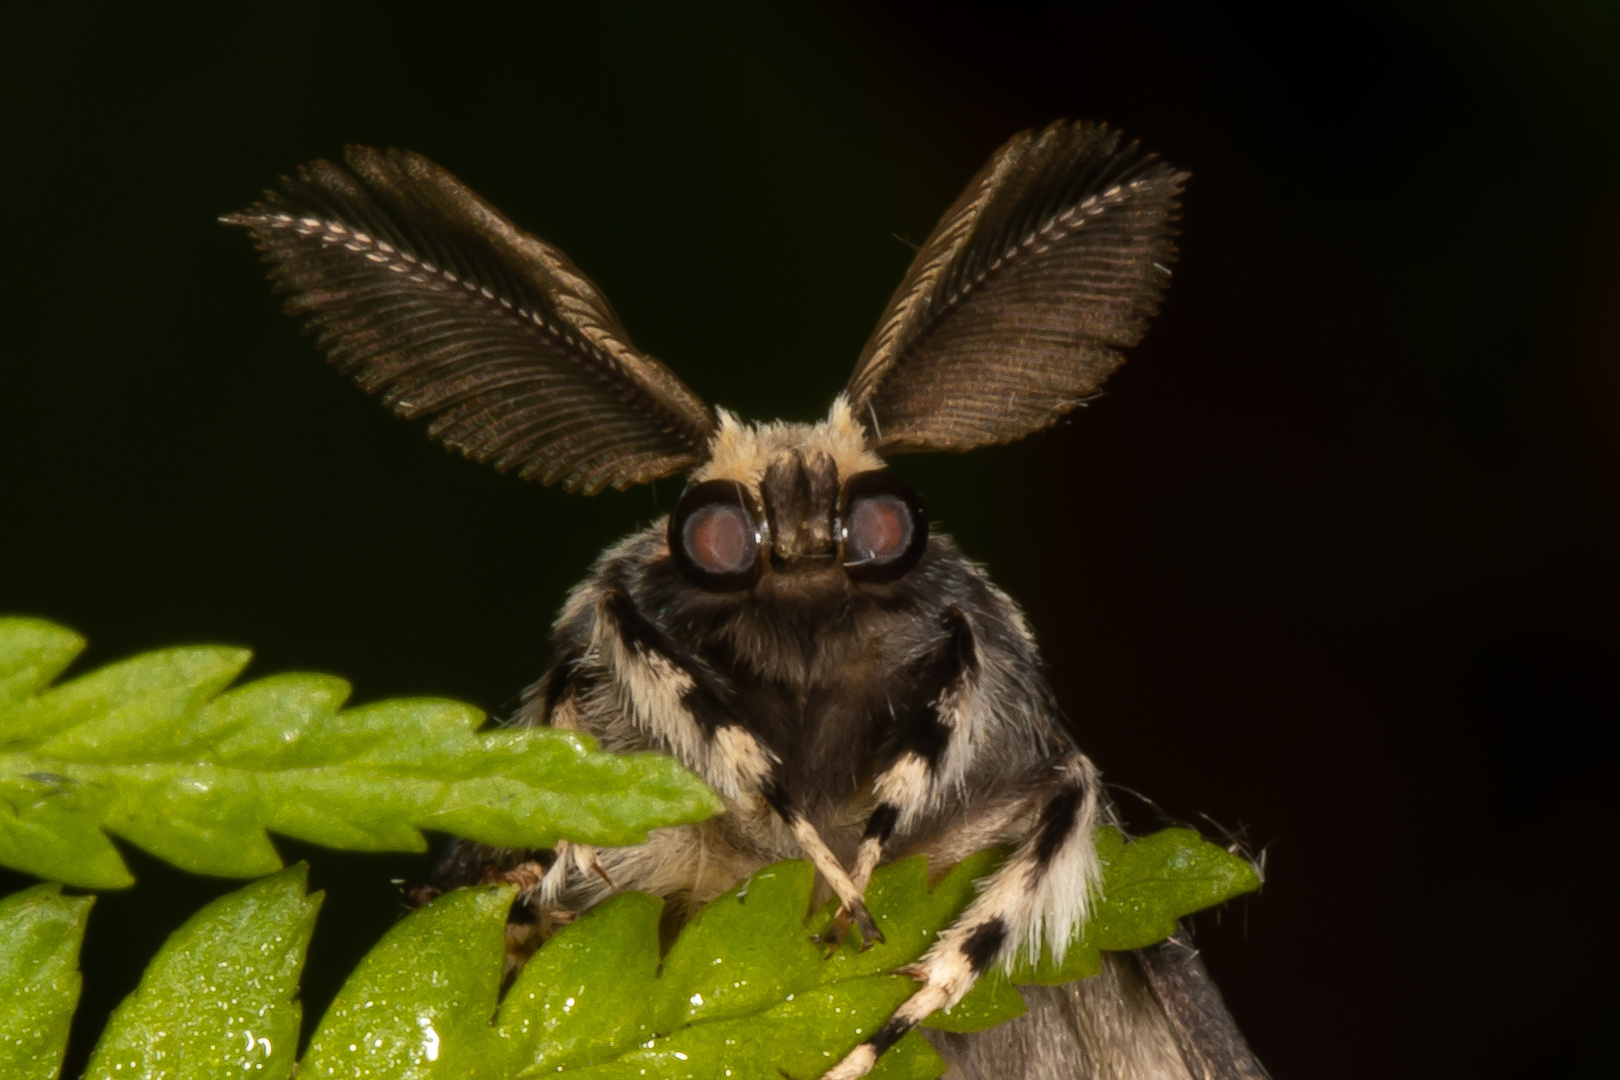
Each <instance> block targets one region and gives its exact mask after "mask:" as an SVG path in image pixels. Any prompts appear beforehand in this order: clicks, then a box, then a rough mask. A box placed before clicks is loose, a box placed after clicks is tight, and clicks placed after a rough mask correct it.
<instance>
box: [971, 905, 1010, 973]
mask: <svg viewBox="0 0 1620 1080" xmlns="http://www.w3.org/2000/svg"><path fill="white" fill-rule="evenodd" d="M1006 940H1007V924H1006V923H1004V922H1002V921H1001V919H1000V918H994V919H989V920H987V921H985V922H982V923H980V924H979V925H978V926H975V927H974V928H973V931H972V932H971V933H970V934H968V936H967V937H966V938H965V939H964V940H963V941H962V955H963V956H965V957H967V962H968V964H969V966H971V967H972V968H973V974H975V975H977V974H978V973H979V972H981V971H983V970H984V969H985V968H987V967H989V966H990V961H992V960H994V959H995V958H996V953H998V952H1000V951H1001V943H1002V942H1003V941H1006Z"/></svg>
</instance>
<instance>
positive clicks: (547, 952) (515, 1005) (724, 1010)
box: [299, 862, 971, 1080]
mask: <svg viewBox="0 0 1620 1080" xmlns="http://www.w3.org/2000/svg"><path fill="white" fill-rule="evenodd" d="M813 880H814V871H813V870H812V869H811V867H810V866H809V864H808V863H804V862H788V863H778V864H776V865H774V866H770V867H766V868H765V869H764V870H762V871H760V872H759V873H758V874H756V875H754V876H753V877H752V878H750V879H749V880H748V881H747V882H745V883H744V884H743V885H742V886H740V887H739V888H737V889H734V890H732V891H731V892H730V893H727V894H726V895H725V896H723V897H721V898H720V899H718V900H716V901H714V902H713V903H711V904H709V905H707V906H706V907H705V908H704V909H703V910H702V911H700V912H699V914H698V915H697V917H696V918H695V919H694V920H693V921H692V923H691V924H690V925H689V926H688V928H687V929H686V930H685V931H684V932H683V933H682V935H681V936H680V937H679V938H678V939H677V940H676V942H675V944H674V946H673V947H672V948H671V950H670V952H669V954H668V955H667V956H666V957H665V958H664V960H663V963H662V965H660V960H659V937H658V922H659V915H660V913H661V910H662V904H661V903H660V902H659V901H658V900H656V899H654V898H652V897H649V896H645V895H642V894H639V893H629V894H625V895H623V896H619V897H615V898H614V899H612V900H610V901H608V902H607V903H605V904H603V905H601V906H600V907H598V908H597V909H595V910H593V911H591V912H589V913H588V914H586V915H585V916H583V917H582V918H580V919H579V920H578V921H577V922H575V923H574V924H572V925H570V926H567V927H564V928H563V929H562V930H561V931H560V932H559V933H558V934H557V935H556V936H555V937H553V938H552V939H551V940H550V941H549V942H547V943H546V944H545V945H544V946H543V947H542V948H541V949H540V951H539V952H538V953H536V954H535V956H534V957H533V958H532V959H531V960H530V961H529V962H528V964H526V965H525V966H524V968H523V970H522V972H521V973H520V974H519V975H518V977H517V979H516V980H515V981H514V983H513V985H512V987H511V989H510V990H509V991H508V992H507V994H506V996H505V999H504V1001H502V1002H501V1003H500V1004H499V1005H498V1006H497V1002H496V997H497V991H498V988H499V986H500V980H501V972H502V965H503V957H504V953H505V946H504V936H503V935H504V930H505V922H506V909H507V906H508V904H509V903H510V901H511V897H512V895H513V890H512V889H511V888H509V887H504V886H499V887H484V888H477V889H463V890H458V891H456V892H452V893H448V894H446V895H445V896H443V897H440V898H439V899H437V900H435V901H434V902H433V903H432V904H431V905H429V906H428V907H426V908H424V909H422V910H420V911H417V912H414V913H412V914H411V915H409V916H408V917H407V918H405V919H404V920H403V921H401V922H400V923H399V924H398V925H397V926H396V927H394V929H393V930H391V931H390V932H389V934H388V935H387V936H386V937H385V938H384V939H383V941H382V943H381V944H379V945H378V946H377V948H375V949H374V950H372V952H371V953H370V954H368V955H367V956H366V958H365V959H364V960H363V961H362V962H361V964H360V966H359V967H358V968H357V969H356V970H355V972H354V974H353V975H351V976H350V978H349V980H348V982H346V983H345V984H344V987H343V989H342V990H341V991H340V992H339V994H338V997H337V999H336V1001H334V1002H333V1005H332V1008H331V1009H330V1010H329V1011H328V1012H327V1014H326V1016H325V1017H323V1018H322V1020H321V1023H320V1025H319V1027H318V1028H317V1030H316V1033H315V1037H314V1039H313V1040H312V1041H311V1043H310V1047H309V1051H308V1052H307V1053H306V1055H305V1057H304V1061H303V1063H302V1064H301V1066H300V1071H299V1075H300V1076H301V1077H304V1076H311V1077H355V1078H358V1077H376V1078H383V1077H387V1078H391V1080H392V1078H398V1080H432V1078H440V1077H457V1078H458V1080H473V1078H488V1080H504V1078H507V1077H515V1076H525V1077H527V1076H554V1075H557V1074H559V1073H562V1074H564V1075H567V1076H581V1077H619V1076H633V1077H638V1078H639V1077H645V1076H653V1077H670V1078H676V1077H724V1076H737V1077H744V1076H779V1075H781V1073H782V1072H786V1074H787V1075H790V1076H804V1077H815V1076H819V1075H820V1074H821V1072H823V1071H824V1070H825V1069H826V1068H828V1067H829V1065H831V1064H832V1062H834V1061H836V1060H837V1059H838V1058H839V1057H841V1056H842V1055H843V1054H844V1053H846V1052H848V1051H849V1050H850V1049H851V1048H853V1047H854V1046H855V1044H857V1043H859V1042H860V1041H861V1040H862V1039H863V1038H865V1037H866V1036H868V1035H870V1034H871V1033H872V1032H873V1031H874V1030H876V1029H877V1027H878V1026H879V1025H881V1024H882V1023H883V1021H884V1020H885V1019H887V1018H888V1016H889V1014H890V1013H892V1012H893V1011H894V1008H895V1007H896V1006H897V1005H898V1004H899V1003H900V1002H901V1001H904V1000H905V998H906V996H907V995H909V994H910V993H911V992H912V990H914V989H915V987H916V984H915V983H914V982H912V981H911V980H910V979H906V978H902V977H899V976H895V975H881V974H880V975H872V974H864V973H862V972H856V973H854V974H853V976H852V977H848V978H843V977H841V976H840V970H841V969H840V968H839V967H837V966H835V965H834V963H833V961H831V960H826V959H823V957H822V950H821V949H820V948H819V947H817V946H816V945H814V944H813V943H812V942H811V941H810V938H809V932H808V930H807V929H806V924H805V913H806V910H807V908H808V905H809V900H810V888H811V885H812V883H813ZM963 880H971V879H967V878H965V877H964V878H963ZM924 887H925V889H926V882H924ZM896 899H899V898H898V897H896ZM920 951H921V949H920V948H917V949H914V950H913V952H914V953H916V952H920ZM784 955H785V956H789V957H794V958H796V960H797V962H795V961H793V960H790V961H789V962H787V963H786V964H784V963H783V962H782V957H783V956H784ZM661 966H662V972H660V967H661ZM491 1017H493V1018H494V1019H493V1022H491ZM943 1069H944V1064H943V1062H941V1061H940V1060H939V1058H938V1056H937V1055H936V1054H935V1053H934V1052H933V1050H932V1049H931V1048H930V1047H928V1045H927V1044H926V1042H924V1041H923V1040H922V1039H921V1037H920V1036H914V1037H912V1038H910V1039H908V1040H906V1041H904V1042H903V1043H902V1044H901V1045H899V1046H897V1047H896V1048H895V1049H894V1050H893V1051H891V1053H890V1054H889V1055H885V1059H884V1062H883V1064H882V1066H881V1071H880V1072H878V1073H877V1074H876V1075H878V1076H881V1077H889V1078H891V1080H902V1078H903V1080H929V1078H931V1077H934V1076H937V1075H939V1074H940V1072H942V1071H943ZM727 1070H730V1071H729V1072H728V1071H727ZM779 1070H780V1071H779Z"/></svg>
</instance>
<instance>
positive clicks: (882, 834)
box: [861, 803, 900, 843]
mask: <svg viewBox="0 0 1620 1080" xmlns="http://www.w3.org/2000/svg"><path fill="white" fill-rule="evenodd" d="M898 820H900V810H899V809H898V808H897V807H895V806H894V805H893V804H892V803H879V804H878V808H877V809H876V810H874V811H872V816H871V817H869V818H867V819H866V832H865V834H864V835H863V836H862V837H861V839H863V840H870V839H872V838H874V837H875V838H876V839H877V840H878V842H879V843H882V842H883V841H885V840H887V839H888V838H889V834H890V833H892V832H894V823H895V822H896V821H898Z"/></svg>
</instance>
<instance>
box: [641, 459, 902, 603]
mask: <svg viewBox="0 0 1620 1080" xmlns="http://www.w3.org/2000/svg"><path fill="white" fill-rule="evenodd" d="M927 544H928V515H927V514H926V513H925V512H924V510H923V506H922V502H921V500H920V499H918V498H917V495H916V493H915V492H914V491H912V490H911V488H910V486H909V485H907V484H906V483H905V481H903V480H901V479H900V478H899V477H897V476H894V475H893V474H891V473H889V472H886V471H884V470H882V469H868V470H863V471H860V472H856V473H854V474H853V475H850V476H847V477H845V476H840V474H839V469H838V465H837V462H836V461H835V460H834V459H833V457H832V456H831V455H829V454H827V453H825V452H824V451H821V450H819V449H816V448H814V447H808V448H807V447H794V448H791V449H788V450H784V451H781V452H779V453H777V454H776V455H775V456H774V457H772V458H771V459H770V461H769V464H768V465H766V467H765V469H764V470H763V475H761V476H760V479H759V481H758V484H757V486H753V487H751V486H749V485H748V484H746V483H744V482H742V481H739V480H733V479H728V478H717V479H713V480H706V481H703V482H702V483H699V484H696V485H694V486H693V487H691V488H689V489H688V490H687V492H686V494H684V495H683V496H682V497H681V501H680V503H679V504H678V505H677V506H676V507H675V512H674V513H673V514H671V515H670V519H669V550H670V555H671V557H672V558H673V559H674V560H675V563H676V565H677V566H678V567H680V570H681V572H682V574H684V575H685V577H686V579H687V580H688V581H690V582H691V583H692V584H693V585H696V586H697V587H699V588H701V589H705V590H707V591H709V592H731V593H743V592H750V591H751V592H754V593H756V594H762V595H768V596H770V597H771V598H772V599H785V600H791V599H795V598H797V599H803V600H813V599H821V598H826V597H827V596H829V595H841V594H843V593H844V592H846V591H847V590H849V589H850V588H852V587H854V586H856V585H860V584H880V583H884V582H889V581H895V580H897V579H899V578H901V577H903V576H905V574H906V573H907V572H908V571H909V570H911V568H912V567H913V566H915V565H916V564H917V560H918V559H919V558H921V556H922V553H923V549H924V548H925V547H926V546H927Z"/></svg>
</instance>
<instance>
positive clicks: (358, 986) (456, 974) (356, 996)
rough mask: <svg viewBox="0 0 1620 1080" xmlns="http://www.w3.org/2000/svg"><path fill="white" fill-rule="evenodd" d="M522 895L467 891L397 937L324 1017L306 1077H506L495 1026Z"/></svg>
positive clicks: (308, 1055)
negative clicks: (510, 917)
mask: <svg viewBox="0 0 1620 1080" xmlns="http://www.w3.org/2000/svg"><path fill="white" fill-rule="evenodd" d="M516 894H517V890H516V889H515V888H513V887H512V886H509V885H502V886H486V887H483V888H474V889H458V890H456V891H455V892H452V893H447V894H445V895H444V896H441V897H440V898H439V899H437V900H435V901H434V902H433V904H431V905H430V906H429V907H427V908H425V909H423V910H421V911H417V912H413V913H412V914H411V915H410V916H409V917H407V918H406V919H405V920H403V921H402V922H400V923H399V924H398V925H396V926H395V927H394V928H393V929H392V930H390V931H389V932H388V934H387V935H386V936H385V937H384V938H383V940H382V942H381V943H380V944H378V945H377V947H376V948H374V949H372V950H371V952H369V953H367V954H366V956H365V958H364V959H362V960H361V961H360V966H359V967H357V968H356V969H355V970H354V973H353V974H351V975H350V976H349V978H348V981H346V982H345V983H344V984H343V989H341V990H339V991H338V995H337V998H336V999H335V1000H334V1001H333V1002H332V1006H331V1008H329V1009H328V1010H327V1011H326V1015H325V1016H323V1017H322V1018H321V1022H320V1025H319V1026H318V1027H317V1028H316V1029H315V1035H314V1037H313V1038H312V1039H310V1043H309V1049H308V1051H306V1052H305V1054H304V1061H303V1064H302V1065H301V1066H300V1067H299V1075H300V1077H355V1078H357V1080H358V1078H362V1077H389V1078H391V1080H426V1078H428V1077H445V1076H457V1077H462V1076H470V1075H473V1074H474V1073H477V1074H478V1075H491V1076H494V1075H498V1074H497V1073H496V1072H493V1071H491V1068H492V1067H494V1066H498V1064H499V1063H498V1062H497V1061H496V1060H494V1058H495V1056H496V1047H495V1046H494V1045H493V1039H492V1034H491V1029H490V1018H491V1017H492V1016H494V1015H495V1005H496V999H497V995H498V993H499V991H500V985H501V967H502V964H503V962H504V958H505V955H506V938H505V928H506V911H507V908H509V907H510V906H511V903H512V897H513V896H515V895H516Z"/></svg>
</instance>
